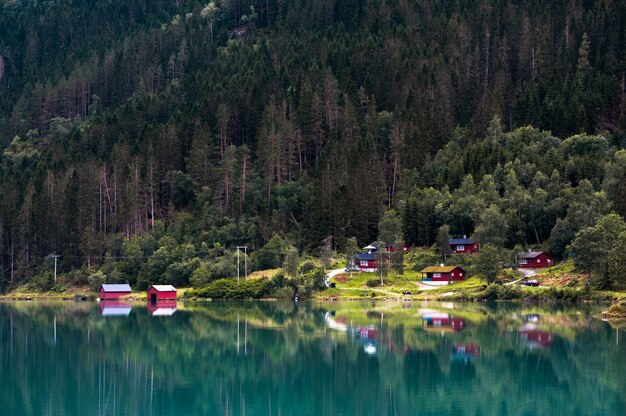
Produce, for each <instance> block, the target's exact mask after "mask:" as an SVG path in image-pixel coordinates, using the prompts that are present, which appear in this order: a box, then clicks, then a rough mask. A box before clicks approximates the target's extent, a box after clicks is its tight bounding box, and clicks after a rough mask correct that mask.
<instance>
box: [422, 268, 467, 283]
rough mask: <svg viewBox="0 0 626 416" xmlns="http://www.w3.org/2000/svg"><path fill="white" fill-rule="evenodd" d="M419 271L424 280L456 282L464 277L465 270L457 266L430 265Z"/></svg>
mask: <svg viewBox="0 0 626 416" xmlns="http://www.w3.org/2000/svg"><path fill="white" fill-rule="evenodd" d="M420 273H422V281H425V282H447V281H452V282H456V281H458V280H463V279H465V270H463V269H461V268H460V267H458V266H430V267H427V268H425V269H424V270H422V271H421V272H420Z"/></svg>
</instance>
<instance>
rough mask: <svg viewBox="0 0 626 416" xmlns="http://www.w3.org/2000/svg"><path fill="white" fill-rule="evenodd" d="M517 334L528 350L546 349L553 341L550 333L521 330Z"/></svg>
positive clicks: (536, 330)
mask: <svg viewBox="0 0 626 416" xmlns="http://www.w3.org/2000/svg"><path fill="white" fill-rule="evenodd" d="M519 334H520V336H521V337H522V340H524V341H525V342H526V344H528V346H529V347H530V348H546V347H549V346H550V345H552V341H554V337H553V336H552V334H551V333H549V332H546V331H541V330H539V329H534V328H522V329H520V330H519Z"/></svg>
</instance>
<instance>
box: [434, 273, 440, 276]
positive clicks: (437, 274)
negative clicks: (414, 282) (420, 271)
mask: <svg viewBox="0 0 626 416" xmlns="http://www.w3.org/2000/svg"><path fill="white" fill-rule="evenodd" d="M433 277H441V273H433Z"/></svg>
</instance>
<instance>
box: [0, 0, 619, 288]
mask: <svg viewBox="0 0 626 416" xmlns="http://www.w3.org/2000/svg"><path fill="white" fill-rule="evenodd" d="M625 19H626V7H624V4H623V2H620V1H610V0H604V1H601V0H598V1H576V0H573V1H570V2H542V1H512V0H508V1H495V0H476V1H440V0H431V1H419V2H418V1H364V0H363V1H357V0H352V1H350V0H342V1H333V0H300V1H289V0H260V1H247V0H228V1H227V0H222V1H212V2H210V3H208V4H207V3H205V2H198V1H192V0H177V1H141V0H123V1H122V0H110V1H96V2H93V1H80V0H74V1H70V0H56V1H43V2H42V1H35V0H1V1H0V144H1V148H2V152H3V153H2V160H1V164H0V193H1V195H2V198H1V200H0V236H1V238H0V268H1V270H2V274H1V275H0V287H2V288H5V289H6V288H8V287H14V286H15V285H18V284H20V283H23V282H25V281H29V280H32V279H43V281H49V272H50V270H51V264H50V258H49V255H50V254H51V253H57V254H60V255H62V256H63V257H62V258H61V261H60V263H59V267H60V270H61V271H63V272H69V271H70V270H78V269H80V271H79V272H76V273H74V274H70V275H68V276H70V277H68V279H71V278H73V277H72V276H75V278H76V279H78V280H80V279H84V278H85V276H86V275H88V274H90V273H93V272H94V271H95V270H100V273H101V276H106V279H107V280H108V281H112V282H113V281H129V282H130V283H133V284H135V283H140V286H145V285H146V284H149V283H154V282H165V281H170V282H174V283H176V284H181V285H185V284H189V281H190V279H191V278H192V275H193V273H194V272H195V273H196V277H197V276H199V275H202V279H200V280H201V281H203V282H206V281H207V280H211V279H214V278H219V277H230V276H232V275H233V270H235V269H234V267H235V264H236V263H235V262H236V260H235V256H234V251H233V248H234V247H235V246H236V245H244V244H245V245H248V246H249V247H250V249H251V251H254V250H257V252H258V253H260V254H255V255H253V258H252V264H251V267H252V268H261V267H273V266H277V265H282V261H283V259H284V257H285V254H286V253H289V252H290V249H289V246H290V245H291V246H293V247H294V248H295V249H297V250H298V251H299V252H300V253H302V252H307V253H316V252H317V250H319V247H320V246H321V245H322V244H323V241H324V240H326V241H329V240H327V238H328V237H329V236H332V239H331V240H330V241H331V243H332V246H334V247H336V248H339V249H341V248H343V246H344V244H345V242H346V239H347V238H349V237H352V236H355V237H357V240H358V242H359V243H362V244H365V243H369V242H371V241H372V240H373V239H375V238H376V237H377V235H378V223H379V220H380V218H381V215H382V213H383V212H384V211H385V210H386V209H389V208H395V209H397V210H398V211H399V212H400V213H402V218H403V227H404V238H405V239H406V240H407V241H408V242H410V243H411V244H418V245H431V244H433V243H434V240H435V234H436V232H437V229H438V228H439V227H440V226H442V225H444V224H446V225H448V226H449V227H450V232H451V233H452V234H454V235H462V234H467V235H472V234H475V235H476V236H478V237H479V238H480V239H481V240H482V241H485V242H491V243H493V244H495V245H501V246H505V247H510V248H511V247H514V246H516V245H521V246H527V245H529V244H544V245H545V246H546V248H549V249H550V250H551V251H553V253H554V254H555V255H557V256H563V255H565V253H566V247H567V245H568V244H569V243H570V242H571V240H572V239H573V238H574V236H575V235H576V233H577V232H578V231H579V230H580V229H582V228H583V227H585V226H591V225H593V224H594V223H595V221H596V219H597V218H599V217H601V216H602V215H604V214H607V213H610V212H612V211H616V212H617V213H619V214H621V215H624V214H626V152H625V151H623V150H620V149H621V148H622V147H623V146H624V145H625V143H626V142H625V141H624V129H625V128H626V117H625V114H624V113H625V105H626V86H625V72H626V62H625V60H624V59H625V57H626V24H625V23H624V21H625ZM528 126H533V127H528ZM275 234H276V235H278V236H280V237H281V238H280V239H278V238H275V239H273V240H272V243H271V245H270V247H269V248H268V250H267V251H266V252H265V254H268V253H270V254H272V255H269V256H267V255H265V254H263V253H264V252H262V251H260V250H258V249H259V248H261V247H263V246H264V245H265V244H266V243H267V242H268V241H270V239H271V238H272V236H273V235H275ZM277 252H278V253H282V254H280V255H278V256H274V255H273V253H277ZM255 256H256V257H255ZM81 268H82V269H81ZM87 268H89V269H90V270H89V271H85V269H87ZM46 279H48V280H46Z"/></svg>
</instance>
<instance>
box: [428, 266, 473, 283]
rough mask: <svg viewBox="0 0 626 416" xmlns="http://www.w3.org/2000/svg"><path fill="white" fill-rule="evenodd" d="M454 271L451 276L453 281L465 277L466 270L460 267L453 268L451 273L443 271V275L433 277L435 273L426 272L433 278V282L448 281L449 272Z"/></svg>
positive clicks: (429, 277)
mask: <svg viewBox="0 0 626 416" xmlns="http://www.w3.org/2000/svg"><path fill="white" fill-rule="evenodd" d="M451 273H454V276H452V275H451V276H450V280H451V281H453V282H454V281H457V280H463V279H465V272H464V271H463V270H461V269H460V268H458V267H457V268H456V269H454V270H452V271H451V272H450V273H441V277H433V276H434V273H426V277H427V278H428V279H431V280H432V281H433V282H447V281H448V274H451Z"/></svg>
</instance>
